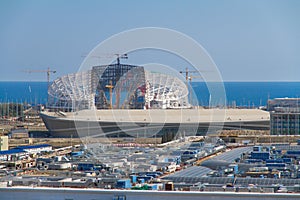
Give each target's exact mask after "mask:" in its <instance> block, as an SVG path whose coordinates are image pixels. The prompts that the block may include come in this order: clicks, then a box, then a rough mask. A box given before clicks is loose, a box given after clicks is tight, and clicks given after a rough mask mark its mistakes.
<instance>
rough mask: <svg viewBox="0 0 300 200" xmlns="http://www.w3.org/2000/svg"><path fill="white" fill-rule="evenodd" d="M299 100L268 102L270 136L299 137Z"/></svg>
mask: <svg viewBox="0 0 300 200" xmlns="http://www.w3.org/2000/svg"><path fill="white" fill-rule="evenodd" d="M299 103H300V98H276V99H273V100H268V111H270V134H271V135H300V109H299Z"/></svg>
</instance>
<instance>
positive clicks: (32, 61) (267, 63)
mask: <svg viewBox="0 0 300 200" xmlns="http://www.w3.org/2000/svg"><path fill="white" fill-rule="evenodd" d="M299 19H300V1H298V0H251V1H241V0H207V1H201V0H200V1H199V0H195V1H181V0H175V1H172V0H169V1H168V0H165V1H159V0H152V1H143V0H139V1H138V0H136V1H134V0H132V1H130V0H128V1H109V0H108V1H98V0H97V1H92V0H87V1H84V0H82V1H80V0H64V1H60V0H49V1H45V0H35V1H33V0H27V1H23V0H0V27H1V29H0V67H1V73H0V81H9V80H18V81H39V80H42V81H46V73H44V74H42V73H32V74H26V73H24V72H22V70H24V69H46V68H47V67H51V68H53V69H55V70H57V74H55V75H54V76H52V78H56V77H58V76H62V75H64V74H67V73H72V72H76V71H77V70H78V68H79V66H80V64H81V62H82V61H83V59H84V57H83V56H84V55H86V54H87V53H88V52H89V51H90V50H92V49H93V48H94V47H95V46H96V45H97V44H98V43H99V42H101V41H103V40H105V39H106V38H108V37H109V36H111V35H113V34H116V33H119V32H121V31H125V30H128V29H132V28H138V27H149V26H151V27H163V28H170V29H174V30H177V31H180V32H182V33H185V34H187V35H188V36H190V37H192V38H194V39H195V40H196V41H197V42H199V43H200V44H201V45H202V46H203V47H204V48H205V49H206V50H207V51H208V53H209V54H210V55H211V57H212V58H213V60H214V61H215V63H216V64H217V66H218V68H219V70H220V72H221V75H222V77H223V79H224V80H226V81H300V20H299ZM144 53H147V52H144ZM141 54H142V53H141ZM149 55H151V59H152V60H151V61H156V62H157V61H161V60H162V57H159V55H157V54H149ZM156 56H157V58H155V57H156ZM141 57H143V58H142V59H141V58H138V56H132V57H131V58H129V59H128V60H127V61H126V62H128V63H135V64H140V63H145V62H149V56H148V57H147V55H141ZM143 59H144V60H143ZM147 59H148V60H147ZM172 64H174V65H177V64H178V63H175V60H174V63H172V62H171V65H172ZM185 67H187V66H182V68H185Z"/></svg>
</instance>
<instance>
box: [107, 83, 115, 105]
mask: <svg viewBox="0 0 300 200" xmlns="http://www.w3.org/2000/svg"><path fill="white" fill-rule="evenodd" d="M105 87H106V88H108V89H109V102H110V105H109V107H110V109H112V104H113V102H112V90H113V88H114V86H113V85H112V81H111V80H110V81H109V85H106V86H105Z"/></svg>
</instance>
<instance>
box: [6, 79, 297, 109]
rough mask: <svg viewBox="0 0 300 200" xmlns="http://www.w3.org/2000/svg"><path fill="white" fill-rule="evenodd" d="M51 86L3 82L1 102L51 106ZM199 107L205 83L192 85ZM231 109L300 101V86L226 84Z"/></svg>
mask: <svg viewBox="0 0 300 200" xmlns="http://www.w3.org/2000/svg"><path fill="white" fill-rule="evenodd" d="M47 85H48V84H47V82H4V81H3V82H0V102H1V103H7V102H16V103H28V104H33V105H37V104H46V103H47V88H48V86H47ZM191 86H192V89H193V91H194V92H193V93H194V96H195V99H196V100H198V105H201V106H208V105H209V103H210V100H211V95H210V92H209V90H208V87H207V85H206V83H205V82H192V83H191ZM224 88H225V93H226V104H227V106H233V105H234V106H238V107H249V108H250V107H251V108H252V107H259V106H266V105H267V100H268V99H273V98H284V97H290V98H297V97H300V82H224Z"/></svg>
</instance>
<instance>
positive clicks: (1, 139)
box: [0, 136, 8, 151]
mask: <svg viewBox="0 0 300 200" xmlns="http://www.w3.org/2000/svg"><path fill="white" fill-rule="evenodd" d="M5 150H8V137H7V136H0V151H5Z"/></svg>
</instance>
